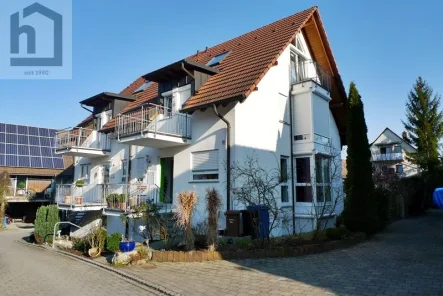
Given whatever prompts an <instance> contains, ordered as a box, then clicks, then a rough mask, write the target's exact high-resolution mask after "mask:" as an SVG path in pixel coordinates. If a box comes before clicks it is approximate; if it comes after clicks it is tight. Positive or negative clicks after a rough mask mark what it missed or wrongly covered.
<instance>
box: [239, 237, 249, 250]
mask: <svg viewBox="0 0 443 296" xmlns="http://www.w3.org/2000/svg"><path fill="white" fill-rule="evenodd" d="M235 246H236V247H237V248H239V249H244V250H247V249H250V248H252V246H253V244H252V241H250V240H249V239H238V240H236V241H235Z"/></svg>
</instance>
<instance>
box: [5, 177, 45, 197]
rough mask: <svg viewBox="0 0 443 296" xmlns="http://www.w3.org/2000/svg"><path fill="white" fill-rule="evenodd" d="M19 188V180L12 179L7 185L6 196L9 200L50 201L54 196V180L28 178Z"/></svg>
mask: <svg viewBox="0 0 443 296" xmlns="http://www.w3.org/2000/svg"><path fill="white" fill-rule="evenodd" d="M23 184H24V186H23V187H22V188H19V186H17V180H16V179H11V185H10V186H6V191H5V197H6V200H7V201H8V202H14V203H15V202H50V201H51V200H52V198H53V191H52V189H51V184H52V180H40V179H28V180H27V182H24V183H23Z"/></svg>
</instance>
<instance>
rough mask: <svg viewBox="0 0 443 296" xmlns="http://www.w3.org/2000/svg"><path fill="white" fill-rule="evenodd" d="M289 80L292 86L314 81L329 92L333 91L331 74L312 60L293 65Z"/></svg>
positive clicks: (290, 68)
mask: <svg viewBox="0 0 443 296" xmlns="http://www.w3.org/2000/svg"><path fill="white" fill-rule="evenodd" d="M289 78H290V82H291V85H294V84H298V83H303V82H307V81H314V82H316V83H317V84H318V85H320V86H322V87H323V88H324V89H326V90H327V91H328V92H330V91H331V74H330V73H329V72H328V71H326V70H325V69H323V68H322V67H321V66H319V65H318V64H317V62H315V61H312V60H309V61H303V62H300V63H297V64H291V65H290V66H289Z"/></svg>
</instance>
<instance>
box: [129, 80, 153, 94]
mask: <svg viewBox="0 0 443 296" xmlns="http://www.w3.org/2000/svg"><path fill="white" fill-rule="evenodd" d="M151 83H152V82H151V81H146V82H145V83H143V84H142V85H141V86H140V87H139V88H137V89H136V90H135V91H134V92H133V94H136V93H138V92H141V91H144V90H145V89H146V88H147V87H148V86H150V85H151Z"/></svg>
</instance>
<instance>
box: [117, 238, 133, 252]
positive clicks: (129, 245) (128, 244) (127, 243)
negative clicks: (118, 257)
mask: <svg viewBox="0 0 443 296" xmlns="http://www.w3.org/2000/svg"><path fill="white" fill-rule="evenodd" d="M119 248H120V251H121V252H123V253H126V252H131V251H133V250H134V249H135V241H134V240H132V239H123V240H122V241H121V242H120V243H119Z"/></svg>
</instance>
